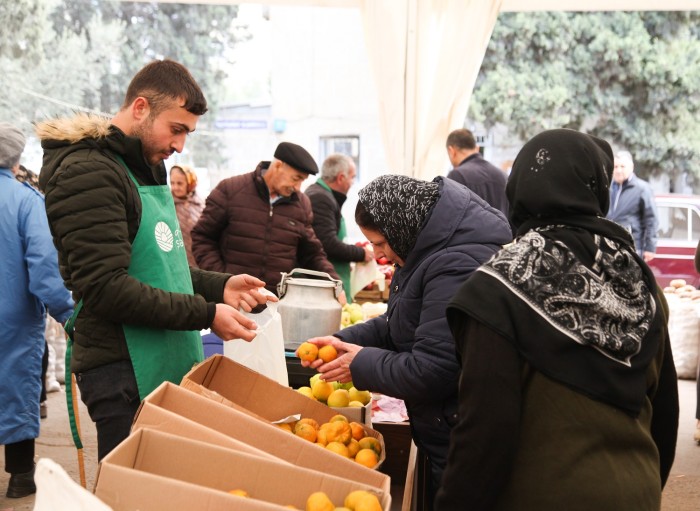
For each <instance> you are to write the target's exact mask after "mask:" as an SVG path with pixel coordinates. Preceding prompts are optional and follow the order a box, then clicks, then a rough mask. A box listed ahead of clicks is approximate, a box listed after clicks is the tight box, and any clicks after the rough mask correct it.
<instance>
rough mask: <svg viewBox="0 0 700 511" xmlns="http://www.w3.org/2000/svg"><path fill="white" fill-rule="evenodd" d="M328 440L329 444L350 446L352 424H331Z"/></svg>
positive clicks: (327, 433) (338, 422) (327, 434)
mask: <svg viewBox="0 0 700 511" xmlns="http://www.w3.org/2000/svg"><path fill="white" fill-rule="evenodd" d="M326 438H328V442H340V443H341V444H345V445H348V444H349V443H350V439H351V438H352V430H351V429H350V424H348V423H347V422H342V421H334V422H331V423H330V426H329V427H328V430H327V431H326Z"/></svg>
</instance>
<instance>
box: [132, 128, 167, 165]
mask: <svg viewBox="0 0 700 511" xmlns="http://www.w3.org/2000/svg"><path fill="white" fill-rule="evenodd" d="M131 136H132V137H136V138H138V139H139V140H141V150H142V151H143V157H144V159H145V160H146V161H147V162H148V164H149V165H158V164H159V163H161V162H162V161H163V158H161V157H160V155H159V153H160V152H161V151H158V149H157V147H156V143H155V142H154V140H153V120H152V119H150V118H148V119H146V120H145V121H144V122H143V123H142V124H139V125H138V126H136V127H135V128H134V129H133V130H132V133H131Z"/></svg>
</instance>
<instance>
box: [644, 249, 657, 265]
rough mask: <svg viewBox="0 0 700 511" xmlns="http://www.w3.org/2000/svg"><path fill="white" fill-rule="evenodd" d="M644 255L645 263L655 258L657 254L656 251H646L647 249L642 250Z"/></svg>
mask: <svg viewBox="0 0 700 511" xmlns="http://www.w3.org/2000/svg"><path fill="white" fill-rule="evenodd" d="M642 255H643V256H644V262H645V263H648V262H649V261H651V260H652V259H654V256H656V254H655V253H654V252H646V251H645V252H642Z"/></svg>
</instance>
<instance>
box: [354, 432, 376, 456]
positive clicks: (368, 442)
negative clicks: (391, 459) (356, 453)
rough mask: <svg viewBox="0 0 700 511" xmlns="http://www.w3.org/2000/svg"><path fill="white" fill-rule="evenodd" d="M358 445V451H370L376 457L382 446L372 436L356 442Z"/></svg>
mask: <svg viewBox="0 0 700 511" xmlns="http://www.w3.org/2000/svg"><path fill="white" fill-rule="evenodd" d="M358 443H359V444H360V449H372V450H373V451H374V452H376V453H377V456H379V455H380V454H381V453H382V446H381V444H380V443H379V440H377V439H376V438H374V437H373V436H366V437H364V438H362V439H361V440H358Z"/></svg>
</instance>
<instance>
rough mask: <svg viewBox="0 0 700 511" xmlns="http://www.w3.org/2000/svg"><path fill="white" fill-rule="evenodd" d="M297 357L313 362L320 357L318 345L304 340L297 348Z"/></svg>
mask: <svg viewBox="0 0 700 511" xmlns="http://www.w3.org/2000/svg"><path fill="white" fill-rule="evenodd" d="M297 357H299V358H300V359H301V360H305V361H306V362H313V361H314V360H316V358H318V346H316V345H315V344H311V343H310V342H302V343H301V344H300V345H299V347H298V348H297Z"/></svg>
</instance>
